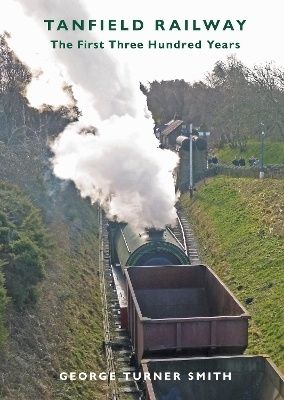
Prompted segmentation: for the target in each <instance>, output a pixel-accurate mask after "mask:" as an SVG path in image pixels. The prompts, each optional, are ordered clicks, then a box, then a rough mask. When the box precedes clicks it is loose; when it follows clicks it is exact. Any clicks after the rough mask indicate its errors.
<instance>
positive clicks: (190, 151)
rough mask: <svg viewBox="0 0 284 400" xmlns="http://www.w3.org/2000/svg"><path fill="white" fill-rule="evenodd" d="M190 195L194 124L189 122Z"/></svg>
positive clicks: (191, 188)
mask: <svg viewBox="0 0 284 400" xmlns="http://www.w3.org/2000/svg"><path fill="white" fill-rule="evenodd" d="M189 195H190V198H192V195H193V174H192V124H189Z"/></svg>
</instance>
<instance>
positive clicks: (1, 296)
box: [0, 239, 8, 348]
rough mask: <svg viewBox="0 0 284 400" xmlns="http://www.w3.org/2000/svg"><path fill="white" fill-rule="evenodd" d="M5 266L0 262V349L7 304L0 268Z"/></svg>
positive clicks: (4, 330) (4, 332)
mask: <svg viewBox="0 0 284 400" xmlns="http://www.w3.org/2000/svg"><path fill="white" fill-rule="evenodd" d="M0 243H1V239H0ZM4 265H5V262H4V261H2V260H0V348H1V347H2V346H3V344H4V342H5V339H6V335H7V332H6V329H5V326H4V322H5V314H4V313H5V308H6V304H7V302H8V298H7V293H6V289H5V287H4V277H3V274H2V272H1V269H2V267H3V266H4Z"/></svg>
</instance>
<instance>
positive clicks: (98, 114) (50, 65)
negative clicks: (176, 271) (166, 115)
mask: <svg viewBox="0 0 284 400" xmlns="http://www.w3.org/2000/svg"><path fill="white" fill-rule="evenodd" d="M19 3H20V4H21V6H22V7H23V10H24V12H25V14H26V17H27V18H28V19H27V20H28V21H33V22H34V21H40V22H42V21H43V20H44V19H54V20H57V21H59V20H60V19H62V18H63V17H64V20H65V21H67V23H68V21H71V20H72V19H77V20H81V19H85V20H88V19H92V18H93V16H89V15H88V14H87V12H86V11H85V10H84V9H83V7H82V6H81V5H80V3H79V2H78V1H75V0H71V1H70V0H69V1H60V2H55V1H53V2H52V5H51V3H50V2H49V1H48V0H44V1H40V2H38V1H36V0H31V1H29V2H26V1H24V0H19ZM74 10H76V12H75V11H74ZM14 12H15V10H14ZM44 28H45V29H46V26H44ZM37 29H38V30H39V35H42V34H43V33H42V30H41V29H40V28H39V27H37ZM50 35H51V33H50V32H44V37H45V39H44V41H43V40H41V46H40V49H41V51H39V54H38V55H37V59H38V58H39V57H40V60H41V64H40V65H41V72H39V71H40V70H39V69H38V68H39V67H38V68H36V62H35V61H34V58H33V57H32V55H29V54H28V52H26V53H25V52H24V53H23V52H21V51H20V49H22V48H23V46H25V40H27V39H26V38H25V37H23V36H21V37H19V36H18V37H17V35H16V38H14V42H13V30H11V45H12V47H13V49H14V51H15V52H16V53H17V55H18V56H19V58H22V60H24V62H25V63H27V64H28V65H30V66H31V68H32V69H33V70H34V71H35V79H34V80H33V81H32V84H31V86H30V88H29V91H28V98H29V101H30V102H31V103H32V105H36V106H40V104H41V103H48V104H51V105H53V106H55V107H56V106H58V95H57V91H58V87H59V88H61V87H62V88H63V87H64V85H66V84H68V85H70V84H71V85H72V89H73V92H74V96H75V98H76V100H77V101H78V106H79V108H80V110H81V111H82V114H83V116H82V118H80V122H76V123H73V124H70V125H69V126H68V127H67V128H66V129H65V130H64V132H62V133H61V134H60V135H59V137H58V138H57V139H56V140H55V142H54V143H52V144H51V145H50V146H51V149H52V151H53V152H54V157H53V159H52V163H53V166H54V173H55V175H56V176H57V177H59V178H61V179H65V180H69V179H71V180H73V181H74V183H75V185H76V187H77V188H78V189H79V190H80V192H81V195H82V197H88V196H89V197H90V198H91V199H92V201H93V202H95V201H98V202H99V203H100V204H101V205H103V206H104V208H105V210H106V211H107V213H108V216H109V217H110V218H111V217H114V216H115V217H116V218H117V219H118V220H120V221H125V222H129V223H130V224H131V225H132V226H133V227H135V228H139V229H142V228H143V227H153V226H154V227H157V228H162V227H164V226H165V225H166V224H171V223H174V220H175V215H176V214H175V208H174V204H175V201H176V196H175V191H174V178H173V170H174V168H175V167H176V165H177V162H178V158H177V156H176V155H175V154H174V153H172V152H170V151H167V150H162V149H160V148H158V146H159V143H158V140H157V139H156V137H155V136H154V134H153V127H154V122H153V120H152V118H151V115H150V114H149V112H148V110H147V107H146V101H145V97H144V96H143V95H142V93H141V92H140V90H139V82H135V81H133V78H131V74H130V73H129V71H128V70H127V68H125V67H124V66H122V65H118V63H117V62H114V61H113V60H112V59H111V57H110V56H109V54H108V53H107V52H106V51H105V50H102V49H99V50H96V51H95V52H93V51H90V50H88V49H86V50H84V49H72V50H68V49H64V50H62V49H58V50H56V49H52V51H50V49H48V48H47V47H46V46H45V45H44V43H46V42H48V41H49V40H51V38H52V40H56V39H57V37H58V39H59V37H60V39H61V40H64V41H69V42H71V41H74V35H75V33H74V32H72V31H66V32H62V31H60V32H59V33H55V34H54V32H53V33H52V36H50ZM77 35H78V33H77ZM47 38H48V39H49V40H47ZM84 39H86V40H87V41H91V42H94V41H95V40H97V38H95V37H94V35H93V34H92V33H91V32H88V31H84ZM21 40H22V43H21ZM52 82H56V84H55V86H52V85H51V83H52ZM59 82H60V84H59ZM48 87H51V88H52V87H54V88H55V87H56V90H54V95H53V96H52V93H53V91H52V89H51V90H47V88H48ZM61 92H64V91H63V90H61ZM37 94H38V95H41V97H37ZM64 95H65V96H66V92H64ZM42 96H43V97H44V96H45V100H43V99H42ZM60 101H64V102H65V103H68V102H69V104H72V99H70V97H69V98H68V99H67V98H66V99H64V98H60ZM89 126H90V128H89ZM92 126H93V127H94V126H95V127H96V128H97V131H96V132H95V133H94V129H93V128H92Z"/></svg>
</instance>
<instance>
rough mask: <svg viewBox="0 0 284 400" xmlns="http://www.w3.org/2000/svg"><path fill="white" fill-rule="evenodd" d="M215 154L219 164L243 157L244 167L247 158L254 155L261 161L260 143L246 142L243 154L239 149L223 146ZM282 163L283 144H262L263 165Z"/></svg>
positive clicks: (283, 154)
mask: <svg viewBox="0 0 284 400" xmlns="http://www.w3.org/2000/svg"><path fill="white" fill-rule="evenodd" d="M214 152H216V154H217V157H218V159H219V162H220V163H222V164H231V163H232V160H233V159H234V158H235V157H237V158H239V157H241V156H242V157H244V159H245V160H246V165H248V160H249V158H250V157H251V156H252V155H254V156H255V157H256V158H259V159H261V142H248V143H247V148H246V151H245V152H240V151H239V149H231V148H230V147H229V146H228V145H225V146H224V147H223V148H222V149H220V150H214V151H213V153H214ZM283 161H284V142H268V141H265V142H264V165H268V164H282V163H283Z"/></svg>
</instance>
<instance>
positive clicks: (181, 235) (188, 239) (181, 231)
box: [172, 210, 201, 264]
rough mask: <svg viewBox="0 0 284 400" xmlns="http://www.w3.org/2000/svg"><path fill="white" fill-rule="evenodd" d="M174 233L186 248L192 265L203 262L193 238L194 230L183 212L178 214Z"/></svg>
mask: <svg viewBox="0 0 284 400" xmlns="http://www.w3.org/2000/svg"><path fill="white" fill-rule="evenodd" d="M172 232H173V234H174V235H175V237H176V238H177V239H178V241H179V242H180V244H181V245H182V247H183V248H184V250H185V252H186V254H187V256H188V258H189V261H190V264H200V263H201V260H200V257H199V254H198V250H197V245H196V242H195V239H194V236H193V230H192V228H191V227H190V225H189V223H188V221H187V219H186V217H185V216H184V214H183V212H182V211H181V210H180V211H178V212H177V220H176V226H175V227H174V228H173V229H172Z"/></svg>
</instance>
